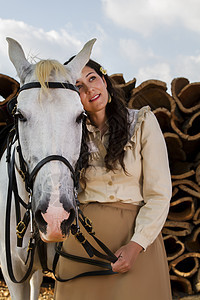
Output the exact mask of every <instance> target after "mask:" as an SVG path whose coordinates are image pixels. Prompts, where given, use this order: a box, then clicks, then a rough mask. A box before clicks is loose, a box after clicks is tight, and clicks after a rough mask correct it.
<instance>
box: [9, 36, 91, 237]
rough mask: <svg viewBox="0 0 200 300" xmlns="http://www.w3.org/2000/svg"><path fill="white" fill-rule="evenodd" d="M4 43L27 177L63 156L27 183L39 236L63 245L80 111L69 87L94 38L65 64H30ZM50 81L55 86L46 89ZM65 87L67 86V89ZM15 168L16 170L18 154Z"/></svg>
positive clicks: (71, 211)
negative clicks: (15, 85) (16, 88)
mask: <svg viewBox="0 0 200 300" xmlns="http://www.w3.org/2000/svg"><path fill="white" fill-rule="evenodd" d="M7 41H8V44H9V57H10V60H11V61H12V63H13V65H14V66H15V68H16V71H17V74H18V76H19V78H20V86H21V90H20V93H19V95H18V98H17V110H16V117H17V120H18V121H17V123H18V126H17V127H18V136H19V138H18V141H17V142H16V143H17V146H18V149H19V146H20V149H21V156H22V157H23V160H24V162H25V166H26V170H27V173H28V174H29V175H30V174H31V173H32V172H33V170H34V169H35V167H36V166H38V164H39V163H40V162H41V161H43V160H44V159H45V158H47V157H54V158H55V157H62V158H63V160H60V159H53V160H51V159H49V160H48V161H47V162H45V163H43V164H42V166H40V167H39V168H38V170H37V172H36V173H35V174H34V178H33V182H32V183H33V184H32V210H33V215H34V217H35V221H36V223H37V226H38V229H39V232H40V236H41V238H42V239H43V240H44V241H45V242H59V241H63V240H64V239H65V238H66V236H67V233H68V230H69V228H70V225H71V223H72V222H73V220H74V217H75V215H76V207H75V201H74V180H73V179H74V178H73V176H72V175H73V174H72V171H73V170H74V169H75V165H76V163H77V160H78V158H79V154H80V147H81V138H82V121H81V118H82V115H83V112H84V110H83V106H82V104H81V101H80V97H79V94H78V93H77V92H76V89H75V87H74V85H75V82H76V79H77V78H78V77H79V75H80V72H81V70H82V68H83V67H84V66H85V64H86V63H87V62H88V60H89V57H90V53H91V50H92V46H93V44H94V42H95V39H93V40H91V41H89V42H88V43H86V45H85V46H84V47H83V49H82V50H81V51H80V52H79V53H78V54H77V56H76V57H75V58H74V59H73V60H72V61H71V62H70V63H69V64H68V65H67V66H64V65H62V64H60V63H59V62H58V61H55V60H42V61H39V62H38V63H36V64H30V63H29V62H28V60H27V59H26V57H25V54H24V51H23V49H22V47H21V45H20V44H19V43H18V42H17V41H15V40H13V39H11V38H7ZM38 82H39V84H40V88H38V87H39V86H37V84H36V85H33V86H34V88H23V87H25V86H26V87H30V86H28V85H27V84H29V83H38ZM53 82H54V83H55V82H56V83H60V85H58V86H56V88H51V83H53ZM68 85H69V86H70V87H71V88H66V87H67V86H68ZM60 87H61V88H60ZM16 153H17V151H16ZM63 161H64V162H65V161H68V162H69V164H70V167H69V166H68V165H67V164H66V163H63ZM16 168H17V169H20V157H19V156H18V155H17V154H16ZM21 190H22V192H23V189H21ZM24 191H25V190H24Z"/></svg>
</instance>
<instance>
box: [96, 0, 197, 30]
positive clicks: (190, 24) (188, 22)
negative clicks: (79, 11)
mask: <svg viewBox="0 0 200 300" xmlns="http://www.w3.org/2000/svg"><path fill="white" fill-rule="evenodd" d="M102 4H103V8H104V11H105V13H106V15H107V16H108V17H109V18H110V19H111V20H112V21H113V22H114V23H116V24H118V25H119V26H122V27H124V28H128V29H131V30H133V31H136V32H139V33H142V34H143V35H148V34H150V33H151V32H152V31H153V30H155V29H160V26H162V25H164V26H173V25H175V24H176V25H177V24H179V25H182V26H184V27H185V28H188V29H190V30H193V31H196V32H200V18H199V11H200V1H199V0H190V1H188V0H140V1H138V0H102Z"/></svg>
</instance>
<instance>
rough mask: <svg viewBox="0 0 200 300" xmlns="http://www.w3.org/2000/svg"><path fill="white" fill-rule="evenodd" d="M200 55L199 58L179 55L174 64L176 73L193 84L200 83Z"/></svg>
mask: <svg viewBox="0 0 200 300" xmlns="http://www.w3.org/2000/svg"><path fill="white" fill-rule="evenodd" d="M199 70H200V54H197V56H185V55H179V56H178V57H177V58H176V62H175V64H174V72H175V73H176V74H178V76H183V77H186V78H188V79H189V81H191V82H200V73H199Z"/></svg>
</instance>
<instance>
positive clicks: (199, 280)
mask: <svg viewBox="0 0 200 300" xmlns="http://www.w3.org/2000/svg"><path fill="white" fill-rule="evenodd" d="M193 286H194V287H193V289H194V291H195V292H196V293H200V269H199V270H198V271H197V273H196V274H195V277H194V280H193Z"/></svg>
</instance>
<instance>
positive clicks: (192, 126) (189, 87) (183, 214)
mask: <svg viewBox="0 0 200 300" xmlns="http://www.w3.org/2000/svg"><path fill="white" fill-rule="evenodd" d="M112 77H113V79H114V80H115V81H116V83H117V85H118V86H120V87H121V88H122V89H124V91H125V95H126V99H127V104H128V107H130V108H135V109H139V108H141V107H142V106H145V105H149V106H150V107H151V109H152V111H153V112H154V114H155V116H156V117H157V119H158V122H159V124H160V127H161V130H162V132H163V135H164V137H165V140H166V145H167V148H168V155H169V164H170V170H171V178H172V186H173V193H172V199H171V204H170V211H169V215H168V218H167V221H166V223H165V225H164V228H163V236H164V243H165V248H166V252H167V258H168V264H169V270H170V278H171V285H172V290H173V296H174V297H176V296H177V297H178V299H182V300H185V299H188V300H190V299H200V268H199V261H200V225H199V224H200V83H190V82H189V81H188V80H187V79H186V78H176V79H174V80H173V81H172V84H171V95H170V94H169V93H168V92H167V86H166V84H165V83H164V82H162V81H159V80H147V81H145V82H143V83H142V84H140V85H139V86H138V87H135V83H136V80H135V79H133V80H131V81H129V82H127V83H126V82H125V80H124V78H123V75H122V74H114V75H112ZM18 88H19V84H18V82H16V81H15V80H14V79H12V78H10V77H8V76H6V75H2V74H0V95H1V96H3V98H5V100H4V101H3V102H0V130H1V129H3V128H4V127H5V125H6V124H7V125H8V124H10V123H11V122H12V120H11V119H10V116H9V114H8V113H7V110H6V105H5V104H6V103H7V102H8V100H9V99H11V98H12V97H13V95H15V93H16V92H17V89H18ZM186 296H187V297H186ZM188 297H189V298H188Z"/></svg>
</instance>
